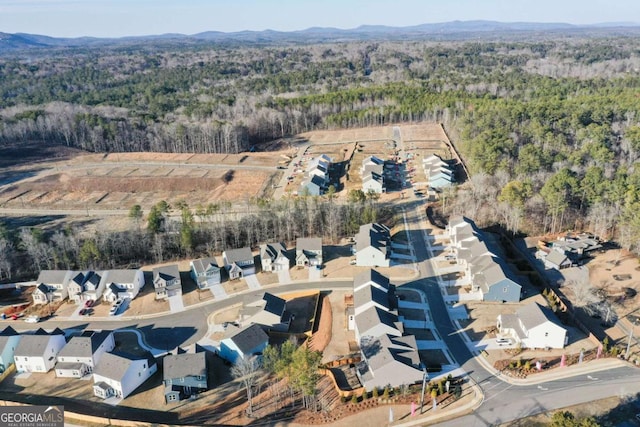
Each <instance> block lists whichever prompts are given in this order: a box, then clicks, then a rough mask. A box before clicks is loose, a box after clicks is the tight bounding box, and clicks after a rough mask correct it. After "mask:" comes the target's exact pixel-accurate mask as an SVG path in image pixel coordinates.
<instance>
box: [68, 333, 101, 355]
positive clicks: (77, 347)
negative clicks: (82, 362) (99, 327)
mask: <svg viewBox="0 0 640 427" xmlns="http://www.w3.org/2000/svg"><path fill="white" fill-rule="evenodd" d="M110 334H111V331H100V332H94V333H93V334H91V335H90V336H87V335H85V334H83V335H81V336H77V337H73V338H71V341H69V342H68V343H67V345H65V346H64V347H63V348H62V350H60V353H58V356H62V357H74V356H75V357H91V356H93V353H95V351H96V350H97V349H98V348H99V347H100V345H102V343H103V342H104V341H105V340H106V339H107V338H108V337H109V335H110Z"/></svg>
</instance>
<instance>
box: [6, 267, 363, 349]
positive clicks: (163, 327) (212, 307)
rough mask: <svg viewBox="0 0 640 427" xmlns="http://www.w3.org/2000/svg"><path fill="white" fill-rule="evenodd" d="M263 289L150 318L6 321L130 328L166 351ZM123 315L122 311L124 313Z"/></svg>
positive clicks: (298, 286) (282, 289) (21, 326)
mask: <svg viewBox="0 0 640 427" xmlns="http://www.w3.org/2000/svg"><path fill="white" fill-rule="evenodd" d="M352 287H353V281H351V280H349V281H331V282H329V281H323V282H315V283H292V284H287V285H279V286H271V287H269V288H268V289H267V290H268V292H271V293H273V294H281V293H287V292H296V291H302V290H310V289H318V290H331V289H349V288H352ZM263 292H264V291H257V292H253V293H244V294H238V295H233V296H231V297H229V298H227V299H224V300H220V301H212V302H210V303H207V304H206V305H202V306H197V307H191V308H189V307H187V309H186V310H185V311H182V312H179V313H172V314H168V313H166V314H161V315H158V316H155V317H152V318H131V317H126V316H123V317H121V318H120V319H118V320H113V319H110V318H96V319H91V320H89V321H80V320H58V319H56V318H55V317H53V318H51V319H48V320H47V321H46V322H43V323H38V324H33V323H26V322H20V321H17V322H12V323H10V325H11V327H13V328H14V329H15V330H17V331H18V332H22V331H28V330H33V329H37V328H40V327H42V328H46V329H54V328H60V329H113V330H115V329H123V328H134V329H137V330H139V331H140V332H142V333H143V334H144V337H145V341H146V343H147V345H149V346H151V347H154V348H157V349H161V350H167V349H172V348H175V347H177V346H188V345H191V344H193V343H195V342H197V341H198V340H199V339H201V338H202V337H204V336H205V334H206V333H207V331H208V322H207V318H208V317H209V315H211V314H212V313H215V312H216V311H219V310H221V309H223V308H225V307H229V306H232V305H234V304H238V303H241V302H242V301H245V300H248V301H251V300H255V301H257V300H258V299H260V298H262V294H263ZM125 314H126V312H125Z"/></svg>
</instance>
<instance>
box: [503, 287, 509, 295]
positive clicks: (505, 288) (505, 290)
mask: <svg viewBox="0 0 640 427" xmlns="http://www.w3.org/2000/svg"><path fill="white" fill-rule="evenodd" d="M502 292H504V293H505V294H506V293H507V292H509V288H507V287H506V286H505V287H504V288H502Z"/></svg>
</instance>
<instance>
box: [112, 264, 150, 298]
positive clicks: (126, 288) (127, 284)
mask: <svg viewBox="0 0 640 427" xmlns="http://www.w3.org/2000/svg"><path fill="white" fill-rule="evenodd" d="M104 281H105V290H104V293H103V294H102V298H103V299H104V300H105V301H108V302H114V301H115V300H117V299H118V298H129V299H134V298H135V297H136V296H137V295H138V293H139V292H140V289H142V288H143V287H144V285H145V280H144V273H143V272H142V270H108V271H106V272H105V279H104Z"/></svg>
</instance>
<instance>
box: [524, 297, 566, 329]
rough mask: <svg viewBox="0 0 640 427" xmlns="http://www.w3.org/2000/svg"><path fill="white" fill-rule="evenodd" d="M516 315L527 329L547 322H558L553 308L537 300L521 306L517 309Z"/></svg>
mask: <svg viewBox="0 0 640 427" xmlns="http://www.w3.org/2000/svg"><path fill="white" fill-rule="evenodd" d="M516 316H518V318H519V319H520V321H521V322H522V324H523V325H524V327H525V328H527V330H530V329H532V328H535V327H536V326H540V325H542V324H544V323H546V322H552V323H556V324H557V320H556V319H555V316H554V315H553V313H552V312H551V310H549V309H548V308H546V307H542V306H541V305H540V304H538V303H537V302H534V303H532V304H527V305H525V306H523V307H520V308H519V309H518V310H516Z"/></svg>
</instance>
